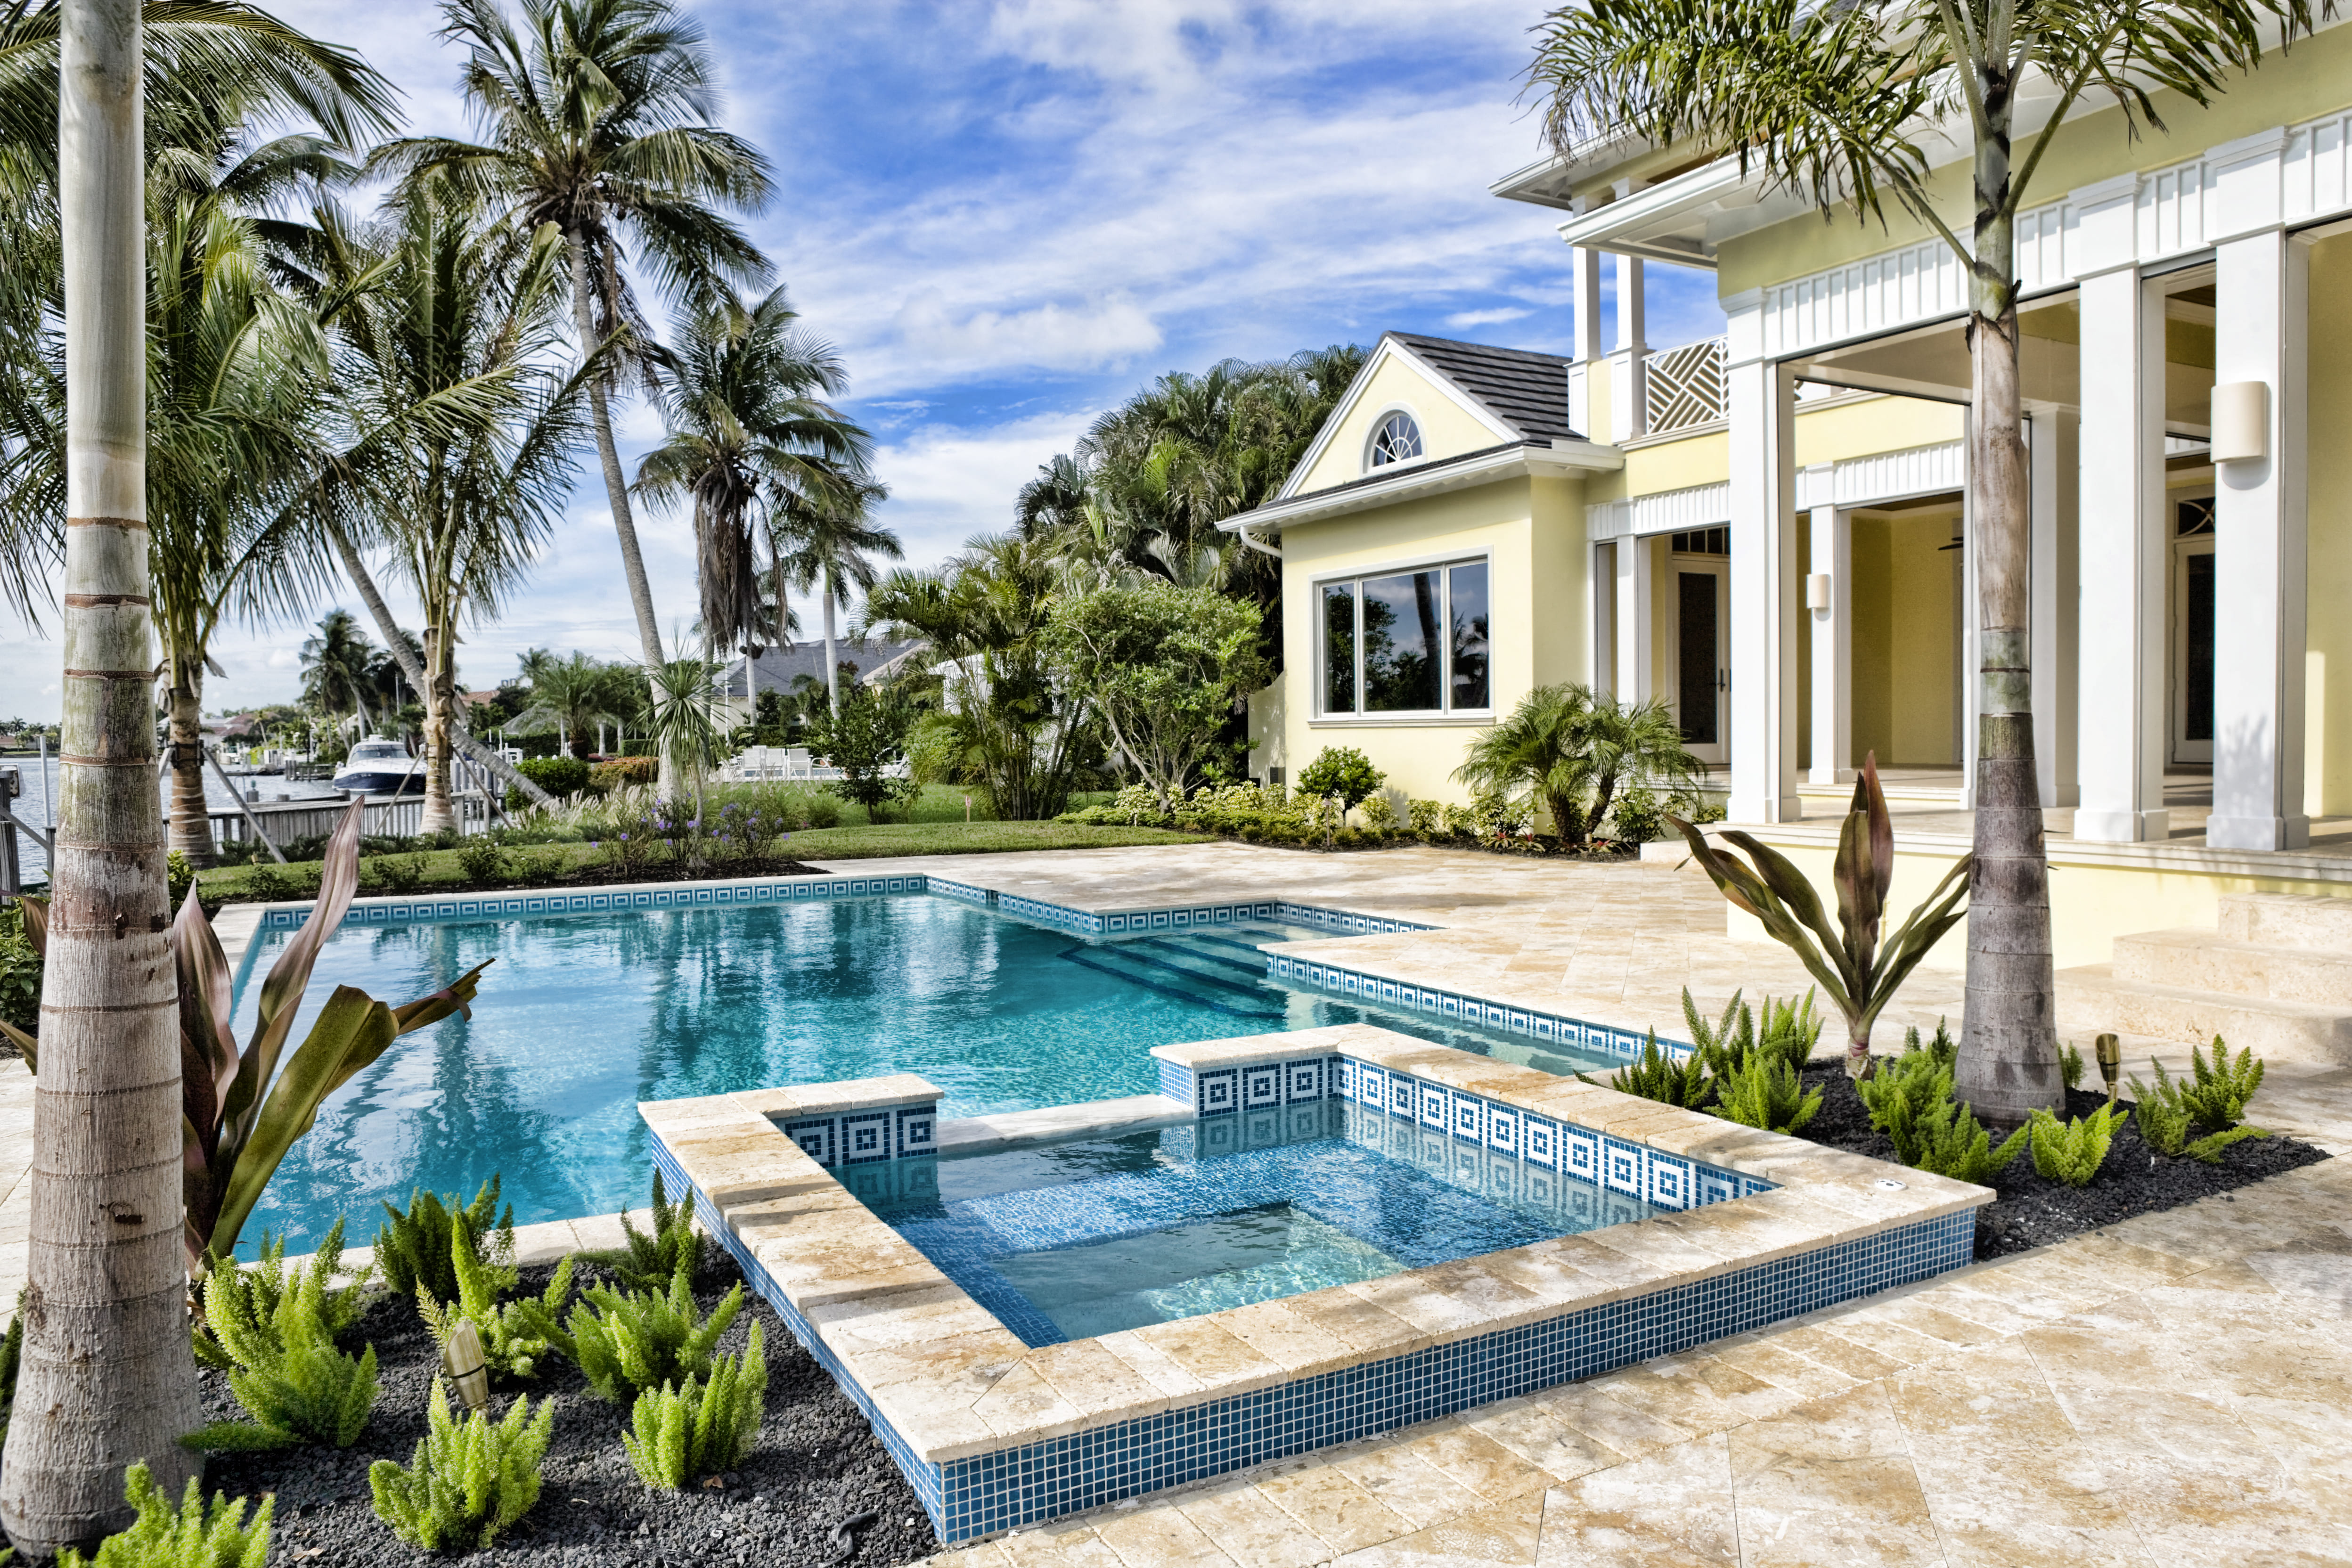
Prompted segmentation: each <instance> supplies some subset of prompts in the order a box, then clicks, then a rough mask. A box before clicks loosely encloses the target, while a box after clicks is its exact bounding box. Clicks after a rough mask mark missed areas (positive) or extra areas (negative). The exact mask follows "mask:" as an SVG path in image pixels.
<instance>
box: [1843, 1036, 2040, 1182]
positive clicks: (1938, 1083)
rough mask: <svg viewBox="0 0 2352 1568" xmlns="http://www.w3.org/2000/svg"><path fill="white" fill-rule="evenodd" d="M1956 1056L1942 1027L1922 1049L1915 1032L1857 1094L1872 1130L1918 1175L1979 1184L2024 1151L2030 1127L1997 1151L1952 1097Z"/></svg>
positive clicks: (1971, 1115)
mask: <svg viewBox="0 0 2352 1568" xmlns="http://www.w3.org/2000/svg"><path fill="white" fill-rule="evenodd" d="M1955 1055H1956V1052H1955V1051H1954V1048H1953V1046H1952V1040H1951V1037H1950V1035H1949V1034H1948V1033H1947V1032H1946V1030H1945V1028H1944V1026H1942V1024H1941V1023H1938V1024H1937V1026H1936V1036H1935V1039H1934V1041H1933V1043H1932V1044H1930V1045H1929V1046H1928V1047H1926V1048H1924V1049H1923V1048H1921V1047H1920V1044H1919V1031H1918V1030H1916V1029H1912V1030H1910V1031H1909V1032H1908V1034H1907V1036H1906V1048H1905V1050H1904V1052H1903V1054H1902V1055H1901V1056H1899V1057H1894V1058H1889V1059H1887V1060H1885V1061H1884V1062H1881V1063H1880V1064H1879V1066H1878V1068H1877V1070H1876V1071H1875V1072H1874V1073H1872V1074H1871V1075H1870V1076H1869V1077H1867V1078H1865V1079H1861V1080H1860V1081H1858V1082H1857V1083H1855V1085H1854V1089H1855V1090H1856V1091H1857V1092H1858V1093H1860V1095H1861V1096H1862V1103H1863V1105H1864V1108H1865V1109H1866V1110H1868V1111H1869V1112H1870V1121H1871V1125H1872V1126H1874V1127H1875V1128H1877V1129H1878V1130H1879V1131H1882V1132H1884V1133H1885V1134H1886V1136H1887V1138H1888V1139H1889V1140H1890V1141H1892V1142H1893V1143H1894V1144H1895V1158H1897V1159H1899V1160H1901V1161H1902V1162H1903V1163H1905V1164H1906V1165H1909V1166H1912V1167H1914V1168H1915V1169H1917V1170H1922V1171H1929V1172H1932V1173H1935V1174H1937V1175H1939V1176H1950V1177H1952V1178H1953V1179H1954V1180H1956V1181H1962V1182H1971V1183H1975V1184H1979V1185H1981V1184H1984V1183H1986V1182H1989V1181H1990V1180H1991V1179H1992V1178H1993V1176H1995V1175H1996V1174H1998V1173H2000V1172H2001V1171H2004V1170H2006V1169H2008V1168H2009V1164H2010V1162H2011V1161H2012V1160H2014V1159H2016V1158H2017V1157H2018V1156H2019V1155H2020V1154H2021V1153H2023V1152H2025V1151H2026V1149H2027V1147H2028V1146H2029V1143H2030V1142H2031V1128H2030V1127H2021V1128H2019V1129H2018V1130H2017V1131H2014V1132H2011V1134H2010V1135H2009V1136H2008V1137H2007V1138H2006V1139H2004V1140H2002V1141H2001V1142H2000V1146H1999V1147H1998V1148H1996V1147H1995V1146H1994V1145H1993V1142H1992V1134H1991V1133H1990V1131H1987V1130H1986V1129H1985V1128H1984V1127H1983V1126H1981V1125H1980V1124H1979V1122H1978V1121H1977V1118H1976V1112H1975V1110H1973V1109H1972V1108H1970V1107H1969V1106H1967V1105H1964V1104H1962V1103H1961V1102H1960V1101H1958V1100H1955V1099H1954V1098H1953V1097H1952V1082H1953V1061H1954V1058H1955Z"/></svg>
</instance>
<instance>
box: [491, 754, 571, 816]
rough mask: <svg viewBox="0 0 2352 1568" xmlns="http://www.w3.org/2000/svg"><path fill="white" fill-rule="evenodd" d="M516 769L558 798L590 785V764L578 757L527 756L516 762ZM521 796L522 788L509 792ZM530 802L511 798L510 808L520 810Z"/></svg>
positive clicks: (510, 794)
mask: <svg viewBox="0 0 2352 1568" xmlns="http://www.w3.org/2000/svg"><path fill="white" fill-rule="evenodd" d="M515 771H516V772H517V773H520V774H522V776H523V777H525V778H527V779H529V780H530V782H531V783H533V784H537V785H538V786H539V787H540V788H541V789H543V790H545V791H546V792H547V793H548V794H550V795H553V796H554V797H555V798H556V799H558V800H562V799H564V798H565V797H567V796H569V795H578V794H579V793H580V792H581V791H582V790H584V789H586V788H587V787H588V772H589V769H588V764H587V763H585V762H583V761H582V760H581V759H580V758H578V757H525V758H524V759H523V760H522V761H521V762H520V763H516V764H515ZM507 793H508V795H509V796H510V797H520V795H521V794H522V792H521V791H520V790H509V791H508V792H507ZM528 804H529V803H528V802H523V803H521V804H517V802H516V800H514V799H509V802H508V808H509V810H514V811H520V810H521V809H522V808H523V805H528Z"/></svg>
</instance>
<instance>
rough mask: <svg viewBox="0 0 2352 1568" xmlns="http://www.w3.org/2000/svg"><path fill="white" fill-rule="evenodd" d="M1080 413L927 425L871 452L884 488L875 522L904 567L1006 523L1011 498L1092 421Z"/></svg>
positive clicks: (953, 549)
mask: <svg viewBox="0 0 2352 1568" xmlns="http://www.w3.org/2000/svg"><path fill="white" fill-rule="evenodd" d="M1093 418H1094V413H1093V411H1091V410H1087V411H1068V410H1065V411H1057V412H1055V413H1051V414H1034V415H1030V416H1025V417H1023V418H1020V419H1015V420H1012V421H1008V422H1005V423H1002V424H997V425H992V426H972V427H969V428H967V427H961V426H943V425H930V426H924V427H923V428H921V429H919V430H915V431H911V432H909V433H908V437H907V438H906V439H905V440H903V441H898V442H894V443H891V444H889V445H886V446H883V447H880V448H878V449H877V451H876V453H875V455H874V456H875V469H876V471H877V473H879V474H880V475H881V477H882V479H883V482H884V483H886V484H887V485H888V486H889V487H890V499H889V500H887V501H885V502H884V503H883V505H882V509H881V513H880V521H881V522H882V523H883V524H884V525H885V526H887V527H888V528H891V529H893V530H895V531H897V532H898V538H899V542H901V544H903V545H904V546H905V548H906V552H907V563H908V564H909V565H917V566H925V565H929V564H932V563H936V562H938V561H939V560H940V559H941V558H943V557H945V556H947V555H950V554H952V553H953V552H956V551H957V550H959V549H961V548H962V546H963V543H964V542H965V541H966V540H968V539H970V538H971V536H972V535H974V534H976V533H993V532H999V531H1003V529H1004V528H1006V527H1007V526H1009V525H1010V524H1011V523H1012V521H1013V497H1014V496H1015V495H1016V494H1017V493H1019V491H1020V489H1021V487H1022V486H1023V485H1024V484H1026V483H1028V482H1029V480H1030V479H1034V477H1036V473H1037V469H1038V468H1040V467H1041V466H1043V465H1044V464H1045V463H1046V462H1048V461H1050V460H1052V458H1053V457H1054V456H1055V453H1058V452H1066V451H1068V450H1069V449H1070V447H1072V446H1074V445H1075V444H1076V441H1077V438H1078V437H1079V435H1080V434H1081V433H1083V432H1084V431H1085V429H1086V427H1087V425H1088V424H1089V423H1090V422H1091V421H1092V420H1093Z"/></svg>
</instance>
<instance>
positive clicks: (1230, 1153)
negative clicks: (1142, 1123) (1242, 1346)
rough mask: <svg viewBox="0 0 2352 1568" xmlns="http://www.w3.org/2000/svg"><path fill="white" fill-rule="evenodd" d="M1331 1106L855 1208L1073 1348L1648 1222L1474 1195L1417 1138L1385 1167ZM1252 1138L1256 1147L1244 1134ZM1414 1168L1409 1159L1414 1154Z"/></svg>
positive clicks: (1636, 1206)
mask: <svg viewBox="0 0 2352 1568" xmlns="http://www.w3.org/2000/svg"><path fill="white" fill-rule="evenodd" d="M1351 1121H1373V1122H1377V1121H1379V1117H1378V1114H1377V1113H1376V1112H1370V1111H1366V1110H1363V1109H1362V1108H1361V1107H1360V1106H1356V1105H1352V1104H1350V1103H1349V1102H1348V1101H1345V1100H1336V1099H1332V1100H1318V1101H1314V1102H1312V1103H1309V1104H1305V1105H1297V1106H1291V1107H1288V1108H1286V1110H1284V1111H1283V1112H1281V1113H1279V1114H1278V1115H1272V1116H1266V1117H1249V1118H1240V1117H1236V1118H1232V1119H1228V1120H1211V1119H1203V1120H1202V1121H1195V1122H1190V1123H1184V1124H1181V1125H1178V1126H1174V1127H1168V1128H1162V1129H1159V1130H1156V1131H1144V1132H1132V1133H1128V1134H1126V1135H1124V1136H1118V1137H1090V1138H1074V1139H1068V1140H1064V1141H1060V1142H1050V1143H1045V1144H1036V1145H1028V1146H1023V1147H1016V1148H1012V1149H1006V1150H1003V1151H999V1152H989V1153H975V1154H966V1155H953V1154H950V1155H946V1156H943V1157H941V1158H940V1159H939V1160H936V1161H933V1162H929V1163H913V1164H910V1165H908V1166H907V1167H906V1169H905V1172H904V1181H903V1184H899V1185H897V1186H895V1187H893V1188H889V1189H886V1190H884V1191H882V1192H881V1193H879V1194H877V1195H875V1196H869V1197H867V1198H866V1204H867V1206H868V1207H870V1208H872V1209H873V1210H874V1212H875V1213H876V1214H877V1215H879V1216H880V1217H881V1218H883V1219H885V1220H887V1221H888V1222H889V1224H890V1226H891V1228H893V1229H895V1230H896V1231H898V1234H899V1235H901V1236H903V1237H906V1238H907V1239H908V1241H909V1242H911V1243H913V1244H914V1246H915V1247H917V1248H918V1249H919V1250H920V1251H921V1252H922V1254H923V1256H925V1257H926V1258H929V1259H930V1260H931V1261H932V1262H933V1263H935V1264H937V1265H938V1266H939V1268H940V1272H942V1273H944V1274H945V1275H947V1277H948V1278H949V1279H952V1280H954V1281H955V1282H956V1283H957V1284H958V1285H960V1286H961V1287H962V1288H963V1289H964V1290H965V1291H966V1292H967V1293H968V1294H969V1295H971V1298H972V1300H975V1301H978V1302H979V1303H980V1304H981V1305H982V1306H983V1307H986V1308H987V1309H988V1310H990V1311H991V1312H992V1313H994V1314H995V1315H996V1318H997V1320H998V1321H1000V1322H1002V1323H1003V1324H1004V1326H1005V1327H1006V1328H1008V1329H1010V1330H1012V1331H1013V1332H1014V1333H1016V1334H1018V1335H1019V1336H1020V1337H1021V1340H1022V1342H1024V1343H1025V1344H1028V1345H1031V1346H1038V1345H1050V1344H1058V1343H1061V1342H1063V1341H1065V1340H1077V1339H1091V1338H1095V1337H1097V1336H1099V1335H1102V1334H1108V1333H1115V1332H1117V1331H1119V1330H1122V1329H1133V1328H1139V1327H1141V1326H1142V1325H1144V1324H1146V1323H1164V1322H1172V1321H1176V1320H1177V1319H1180V1318H1192V1317H1199V1316H1201V1315H1202V1314H1204V1313H1208V1312H1220V1311H1223V1310H1225V1309H1227V1308H1229V1307H1245V1306H1248V1305H1250V1304H1251V1303H1253V1302H1256V1301H1271V1300H1279V1299H1281V1298H1283V1297H1286V1296H1297V1295H1302V1294H1304V1293H1306V1292H1307V1291H1309V1290H1320V1289H1326V1288H1328V1287H1330V1286H1333V1285H1348V1284H1354V1283H1358V1282H1360V1281H1363V1280H1367V1279H1382V1278H1384V1277H1386V1276H1388V1275H1391V1274H1401V1273H1402V1272H1404V1271H1405V1270H1406V1269H1409V1268H1426V1267H1428V1266H1429V1265H1431V1264H1435V1263H1446V1262H1451V1261H1453V1260H1454V1259H1455V1258H1473V1257H1476V1256H1477V1255H1479V1254H1481V1253H1487V1252H1500V1251H1502V1250H1503V1249H1504V1248H1506V1247H1524V1246H1527V1245H1528V1244H1529V1243H1531V1242H1536V1241H1540V1240H1543V1239H1544V1238H1546V1237H1555V1236H1565V1235H1569V1234H1571V1233H1573V1232H1576V1231H1582V1230H1590V1229H1592V1228H1594V1227H1596V1226H1602V1225H1618V1224H1624V1223H1628V1222H1631V1221H1634V1220H1640V1219H1646V1218H1648V1217H1649V1215H1650V1214H1651V1213H1652V1212H1653V1211H1652V1210H1651V1209H1650V1206H1649V1205H1647V1204H1645V1203H1643V1202H1642V1201H1641V1200H1640V1199H1638V1198H1632V1197H1625V1196H1621V1195H1619V1194H1609V1193H1604V1192H1603V1191H1602V1190H1601V1188H1600V1187H1599V1186H1598V1185H1597V1184H1592V1183H1587V1182H1579V1181H1574V1180H1569V1181H1563V1182H1559V1183H1555V1184H1548V1185H1546V1186H1545V1187H1544V1188H1543V1189H1542V1190H1541V1191H1540V1193H1536V1192H1530V1191H1528V1189H1527V1188H1526V1187H1525V1186H1524V1185H1523V1184H1519V1183H1517V1182H1513V1181H1509V1180H1500V1181H1498V1180H1495V1179H1492V1175H1491V1173H1489V1172H1488V1171H1487V1170H1486V1166H1488V1165H1489V1164H1502V1163H1509V1164H1511V1165H1513V1166H1516V1164H1517V1161H1516V1160H1515V1159H1514V1158H1513V1157H1512V1156H1509V1155H1505V1154H1501V1153H1497V1152H1491V1151H1486V1150H1476V1151H1470V1152H1468V1153H1469V1155H1470V1157H1469V1158H1467V1159H1463V1158H1460V1157H1458V1154H1457V1151H1455V1150H1454V1148H1453V1146H1452V1142H1451V1141H1450V1140H1448V1139H1447V1138H1446V1136H1445V1135H1444V1133H1442V1132H1440V1133H1433V1134H1432V1136H1431V1137H1430V1139H1429V1140H1428V1142H1429V1145H1430V1147H1429V1152H1428V1154H1429V1157H1423V1158H1419V1159H1411V1158H1402V1157H1398V1156H1396V1155H1392V1154H1391V1153H1389V1152H1384V1151H1383V1150H1382V1149H1381V1147H1379V1146H1378V1142H1379V1134H1380V1133H1381V1132H1382V1131H1385V1129H1384V1128H1381V1127H1375V1128H1374V1129H1373V1130H1372V1131H1373V1136H1372V1137H1370V1138H1367V1137H1366V1136H1365V1135H1364V1129H1362V1128H1359V1127H1353V1126H1351V1125H1350V1123H1351ZM1253 1122H1264V1123H1265V1126H1266V1128H1267V1129H1268V1130H1269V1132H1268V1133H1264V1134H1258V1135H1257V1136H1255V1137H1253V1135H1252V1133H1253V1129H1252V1126H1251V1124H1252V1123H1253ZM1416 1152H1418V1151H1416Z"/></svg>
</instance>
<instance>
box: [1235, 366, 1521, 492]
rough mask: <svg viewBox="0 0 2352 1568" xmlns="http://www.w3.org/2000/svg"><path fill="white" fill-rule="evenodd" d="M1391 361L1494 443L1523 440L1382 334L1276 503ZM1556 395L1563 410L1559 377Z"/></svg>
mask: <svg viewBox="0 0 2352 1568" xmlns="http://www.w3.org/2000/svg"><path fill="white" fill-rule="evenodd" d="M1391 359H1401V360H1402V361H1404V362H1405V363H1407V364H1409V365H1411V366H1412V368H1413V369H1414V371H1415V372H1417V373H1418V374H1420V376H1421V378H1422V379H1423V381H1426V382H1427V383H1429V384H1430V385H1431V386H1432V387H1433V388H1434V389H1435V390H1436V391H1437V392H1438V394H1439V395H1442V396H1444V398H1446V399H1447V400H1448V401H1450V402H1451V403H1452V404H1453V405H1454V406H1455V407H1457V408H1459V409H1461V410H1462V412H1463V413H1465V414H1467V415H1468V416H1470V417H1471V418H1473V419H1475V420H1476V421H1477V422H1478V423H1479V424H1481V425H1483V426H1486V428H1487V429H1488V430H1489V431H1491V432H1493V434H1494V437H1495V439H1496V441H1497V442H1501V441H1519V440H1524V439H1526V437H1522V436H1521V435H1520V434H1519V433H1518V432H1517V430H1514V429H1512V428H1511V427H1510V426H1508V425H1506V424H1504V423H1503V422H1502V421H1501V420H1499V419H1497V418H1496V417H1495V415H1494V412H1493V411H1492V410H1491V409H1489V408H1488V407H1487V406H1486V405H1485V404H1483V403H1481V402H1479V401H1478V400H1477V399H1476V398H1475V397H1472V396H1471V395H1469V394H1468V393H1466V392H1464V391H1463V390H1462V389H1461V388H1460V387H1458V386H1456V385H1454V378H1453V377H1451V376H1449V375H1447V374H1445V373H1444V371H1441V370H1439V369H1438V368H1437V367H1436V366H1435V365H1433V364H1431V363H1429V362H1428V361H1427V360H1425V359H1423V358H1422V357H1421V356H1420V355H1419V354H1417V353H1413V352H1412V350H1411V349H1409V348H1407V347H1405V346H1404V344H1402V343H1401V342H1397V339H1396V334H1395V333H1393V332H1383V333H1381V341H1380V343H1379V344H1378V346H1376V347H1375V348H1374V349H1373V350H1372V355H1371V357H1370V359H1368V360H1366V361H1365V362H1364V368H1363V369H1362V370H1360V371H1359V372H1357V373H1356V379H1355V380H1354V381H1352V382H1349V384H1348V390H1347V393H1346V395H1344V396H1342V397H1341V398H1340V399H1339V406H1338V407H1336V408H1334V409H1332V410H1331V414H1330V416H1329V417H1328V418H1327V419H1325V420H1324V421H1323V428H1322V429H1320V430H1318V431H1317V432H1316V433H1315V439H1314V440H1312V441H1310V442H1308V443H1307V451H1306V453H1305V455H1303V456H1302V457H1300V458H1299V459H1298V461H1297V463H1295V464H1293V465H1292V466H1291V469H1290V477H1289V478H1288V479H1284V480H1283V481H1282V489H1279V490H1277V491H1276V493H1275V498H1274V499H1275V500H1276V501H1286V500H1290V499H1291V498H1292V497H1293V496H1296V495H1297V493H1298V490H1297V486H1298V484H1299V483H1300V482H1301V481H1303V480H1304V479H1306V478H1307V474H1308V473H1309V472H1310V471H1312V470H1313V468H1314V467H1315V465H1316V463H1317V462H1318V461H1319V460H1321V458H1322V457H1323V454H1324V453H1325V452H1326V451H1328V450H1329V449H1330V446H1331V443H1332V442H1333V441H1335V440H1337V439H1338V438H1339V426H1342V425H1344V424H1346V423H1347V422H1348V420H1349V417H1351V416H1353V415H1354V414H1355V412H1356V410H1357V409H1358V408H1359V407H1360V406H1361V405H1362V404H1363V401H1364V393H1365V391H1366V389H1367V388H1369V387H1370V385H1371V384H1372V375H1373V373H1374V372H1376V371H1378V370H1379V369H1380V368H1381V366H1382V365H1383V364H1386V363H1388V362H1389V361H1390V360H1391ZM1559 395H1560V404H1561V405H1562V406H1563V407H1565V406H1566V405H1567V403H1568V384H1567V380H1566V378H1565V377H1562V379H1561V382H1560V394H1559ZM1413 417H1414V418H1415V419H1419V418H1420V417H1421V416H1420V415H1419V414H1415V415H1414V416H1413ZM1422 440H1423V447H1424V448H1426V447H1427V444H1428V429H1427V426H1423V432H1422ZM1421 461H1423V462H1424V463H1428V462H1443V461H1444V458H1422V459H1421Z"/></svg>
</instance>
